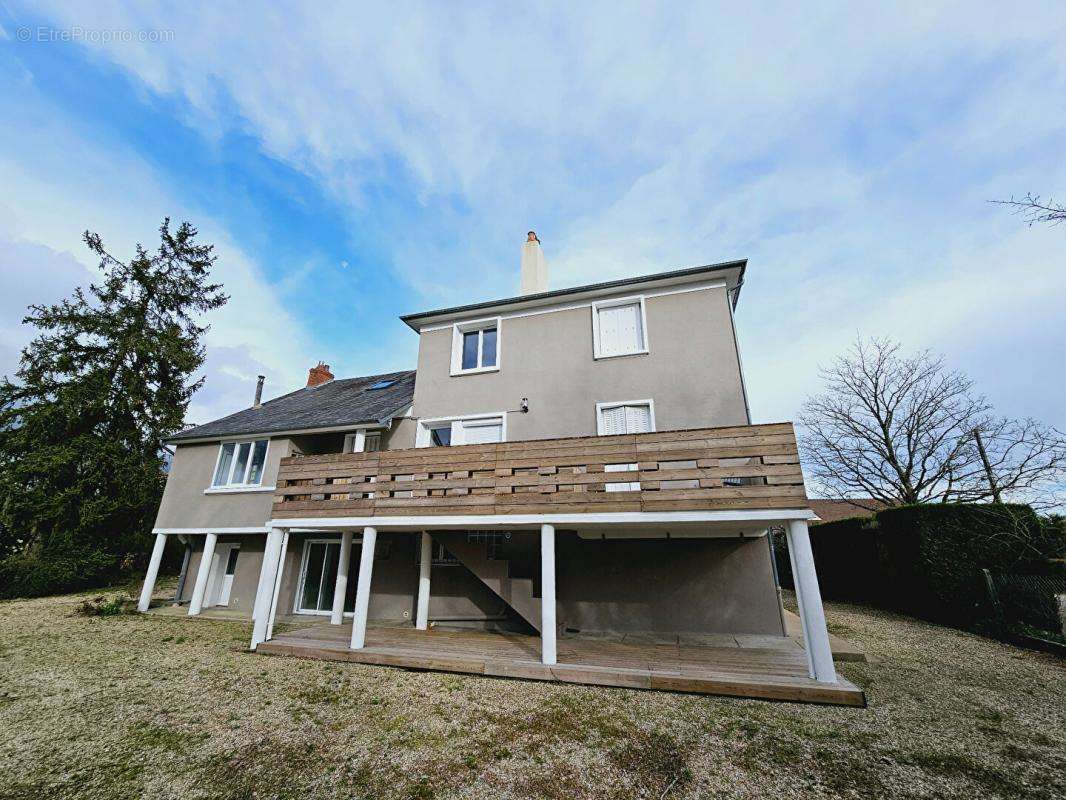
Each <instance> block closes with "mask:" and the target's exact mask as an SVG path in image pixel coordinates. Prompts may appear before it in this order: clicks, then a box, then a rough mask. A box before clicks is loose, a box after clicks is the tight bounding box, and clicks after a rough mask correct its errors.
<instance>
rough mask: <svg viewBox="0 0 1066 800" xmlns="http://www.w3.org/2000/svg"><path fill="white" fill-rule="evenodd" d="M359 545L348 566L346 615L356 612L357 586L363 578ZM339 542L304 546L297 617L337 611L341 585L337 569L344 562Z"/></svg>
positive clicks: (313, 542)
mask: <svg viewBox="0 0 1066 800" xmlns="http://www.w3.org/2000/svg"><path fill="white" fill-rule="evenodd" d="M360 550H361V547H360V545H359V543H358V542H352V557H351V560H350V562H349V564H348V591H347V592H345V594H344V611H345V613H351V612H352V611H353V610H354V609H355V585H356V583H357V582H358V578H359V553H360ZM340 555H341V543H340V540H339V539H309V540H307V541H306V542H304V553H303V564H302V566H301V569H300V586H299V589H298V591H297V595H296V609H295V611H296V613H297V614H328V613H330V612H331V611H332V610H333V590H334V588H335V587H336V585H337V565H338V563H339V562H340Z"/></svg>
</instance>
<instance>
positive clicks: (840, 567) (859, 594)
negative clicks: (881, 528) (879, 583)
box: [811, 517, 878, 600]
mask: <svg viewBox="0 0 1066 800" xmlns="http://www.w3.org/2000/svg"><path fill="white" fill-rule="evenodd" d="M874 535H875V527H874V525H873V520H871V519H870V518H869V517H849V518H848V519H841V520H836V521H834V522H826V523H824V524H822V525H817V526H815V527H813V528H811V551H812V552H813V553H814V563H815V565H816V567H817V569H818V585H819V586H820V587H821V590H822V594H823V596H825V597H828V598H830V599H833V600H868V599H870V595H871V592H872V591H874V590H875V589H876V587H875V586H872V585H871V577H872V576H874V577H876V576H877V574H878V565H877V544H876V541H875V538H874Z"/></svg>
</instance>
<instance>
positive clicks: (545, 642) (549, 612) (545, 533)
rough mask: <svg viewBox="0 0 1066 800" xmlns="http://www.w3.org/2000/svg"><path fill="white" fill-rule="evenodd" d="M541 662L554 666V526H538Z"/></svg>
mask: <svg viewBox="0 0 1066 800" xmlns="http://www.w3.org/2000/svg"><path fill="white" fill-rule="evenodd" d="M540 641H541V661H542V662H543V663H545V664H554V663H555V659H556V652H555V526H554V525H541V526H540Z"/></svg>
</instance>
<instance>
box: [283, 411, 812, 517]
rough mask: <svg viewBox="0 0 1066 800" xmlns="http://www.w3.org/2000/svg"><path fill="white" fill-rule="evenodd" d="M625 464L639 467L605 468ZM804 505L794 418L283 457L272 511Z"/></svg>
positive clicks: (326, 512) (584, 509) (497, 511)
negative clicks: (624, 486)
mask: <svg viewBox="0 0 1066 800" xmlns="http://www.w3.org/2000/svg"><path fill="white" fill-rule="evenodd" d="M625 464H633V465H638V468H637V469H634V470H626V471H619V472H614V471H611V472H607V471H606V469H605V468H606V467H607V466H608V465H625ZM725 479H741V480H742V481H743V483H744V485H741V486H732V485H726V484H725V482H724V481H725ZM638 482H639V484H640V490H638V491H616V492H609V491H607V488H608V485H609V484H612V483H613V484H618V483H638ZM397 494H399V495H400V496H398V497H397V496H396V495H397ZM371 495H372V496H371ZM806 505H807V501H806V495H805V494H804V489H803V473H802V471H801V469H800V466H799V457H798V453H797V448H796V440H795V434H794V432H793V429H792V425H791V424H790V423H778V424H771V425H751V426H732V427H727V428H704V429H696V430H685V431H666V432H661V433H659V432H657V433H642V434H627V435H623V436H594V437H574V438H569V439H545V440H534V441H526V442H501V443H492V444H484V445H462V446H457V447H434V448H417V449H410V450H391V451H383V452H376V453H331V454H326V455H319V456H306V457H288V458H284V459H282V461H281V469H280V471H279V474H278V481H277V490H276V492H275V495H274V516H276V517H279V518H286V517H287V518H292V517H299V516H343V515H345V514H350V515H352V516H374V515H387V516H392V515H397V514H401V515H411V516H417V515H423V514H424V515H434V514H536V513H591V512H603V511H616V510H617V511H641V510H643V511H664V510H695V509H708V510H710V509H715V510H717V509H724V508H737V509H744V508H797V507H799V508H802V507H805V506H806Z"/></svg>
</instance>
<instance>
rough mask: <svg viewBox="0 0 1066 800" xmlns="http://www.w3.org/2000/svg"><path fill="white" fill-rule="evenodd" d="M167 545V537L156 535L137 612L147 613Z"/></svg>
mask: <svg viewBox="0 0 1066 800" xmlns="http://www.w3.org/2000/svg"><path fill="white" fill-rule="evenodd" d="M166 544H167V535H166V534H165V533H157V534H156V535H155V544H154V545H153V546H152V557H151V559H149V561H148V572H147V573H146V574H145V576H144V586H142V587H141V599H140V600H139V601H138V602H137V610H138V611H142V612H143V611H147V610H148V606H149V604H150V603H151V602H152V592H154V591H155V579H156V578H157V577H159V564H160V562H162V560H163V548H164V547H166Z"/></svg>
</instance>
